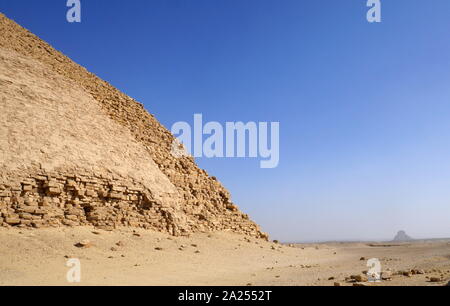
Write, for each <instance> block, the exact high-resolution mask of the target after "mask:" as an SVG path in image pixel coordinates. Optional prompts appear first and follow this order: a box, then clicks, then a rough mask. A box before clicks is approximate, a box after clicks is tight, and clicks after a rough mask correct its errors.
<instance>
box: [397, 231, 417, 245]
mask: <svg viewBox="0 0 450 306" xmlns="http://www.w3.org/2000/svg"><path fill="white" fill-rule="evenodd" d="M411 240H413V239H412V238H411V237H409V236H408V235H407V234H406V232H405V231H399V232H398V233H397V235H396V236H395V238H394V240H393V241H395V242H406V241H411Z"/></svg>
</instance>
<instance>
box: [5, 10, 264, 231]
mask: <svg viewBox="0 0 450 306" xmlns="http://www.w3.org/2000/svg"><path fill="white" fill-rule="evenodd" d="M0 77H1V79H2V80H3V79H5V80H6V81H8V82H10V83H8V84H9V85H8V84H6V85H4V86H2V90H1V91H0V100H1V101H2V103H0V122H1V123H0V132H2V133H1V134H2V135H14V138H11V139H5V137H3V138H0V148H2V149H3V151H2V153H4V156H8V158H9V160H8V161H5V160H2V161H0V178H1V179H2V184H1V186H0V187H1V188H0V203H1V204H0V207H5V208H7V209H8V211H9V214H11V213H12V214H17V217H15V218H11V217H8V216H3V215H2V218H3V219H4V220H3V222H0V225H2V226H5V224H7V225H8V226H11V225H12V226H18V225H20V226H29V227H46V226H57V225H59V226H79V225H95V226H98V227H103V228H109V229H114V228H116V227H118V226H132V227H141V228H145V229H154V230H158V231H164V232H168V233H170V234H172V235H186V234H189V233H191V232H202V231H222V230H231V231H234V232H237V233H242V234H246V235H249V236H253V237H258V238H265V239H267V238H268V237H267V235H266V234H264V233H262V232H261V231H260V229H259V227H258V226H257V225H256V224H255V223H254V222H252V221H251V220H250V219H249V217H248V216H247V215H245V214H243V213H242V212H240V211H239V209H238V207H237V206H236V205H235V204H233V203H232V201H231V196H230V194H229V192H228V191H227V190H226V189H225V188H224V187H223V186H222V185H221V184H220V182H219V181H218V180H217V178H215V177H210V176H209V175H208V173H207V172H206V171H204V170H201V169H199V168H198V167H197V165H196V164H195V162H194V159H193V158H192V157H182V158H178V157H175V156H173V155H172V154H171V150H172V143H173V141H174V137H173V135H171V133H170V132H169V131H168V130H167V129H165V128H164V127H163V126H162V125H161V124H160V123H159V122H158V121H157V120H156V119H155V118H154V117H153V116H152V115H151V114H149V113H148V112H147V111H146V110H145V109H144V107H143V106H142V104H140V103H138V102H136V101H134V100H133V99H132V98H130V97H128V96H126V95H125V94H123V93H121V92H120V91H118V90H117V89H115V88H114V87H112V86H111V85H110V84H108V83H107V82H105V81H103V80H101V79H99V78H98V77H96V76H95V75H93V74H91V73H89V72H88V71H87V70H86V69H84V68H83V67H81V66H79V65H77V64H76V63H74V62H72V61H71V60H70V59H68V58H67V57H65V56H64V55H63V54H61V53H60V52H58V51H56V50H54V49H53V48H52V47H51V46H49V45H48V44H46V43H45V42H43V41H42V40H40V39H39V38H38V37H36V36H34V35H33V34H31V33H29V32H28V31H27V30H25V29H23V28H22V27H20V26H19V25H17V24H16V23H14V22H13V21H11V20H9V19H7V18H6V17H5V16H3V15H1V14H0ZM49 88H50V89H51V90H49ZM19 107H21V108H20V109H19ZM6 118H14V120H9V119H8V120H7V119H6ZM11 130H15V131H19V132H20V133H9V131H11ZM8 137H9V136H8ZM11 143H13V144H15V145H13V146H11V145H10V144H11ZM23 148H27V149H25V150H24V149H23ZM2 156H3V155H2ZM3 182H5V183H3ZM27 199H28V200H29V201H28V202H27ZM22 203H24V204H26V205H25V206H29V207H35V206H38V207H36V208H35V209H31V208H25V207H22ZM30 218H31V219H30ZM8 221H9V223H8ZM17 221H19V222H18V223H16V222H17ZM20 221H25V222H20ZM30 221H31V222H30Z"/></svg>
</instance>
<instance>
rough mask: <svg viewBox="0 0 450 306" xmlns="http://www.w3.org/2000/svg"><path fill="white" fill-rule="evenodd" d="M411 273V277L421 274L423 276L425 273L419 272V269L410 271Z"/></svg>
mask: <svg viewBox="0 0 450 306" xmlns="http://www.w3.org/2000/svg"><path fill="white" fill-rule="evenodd" d="M411 273H412V274H413V275H423V274H425V271H424V270H421V269H412V270H411Z"/></svg>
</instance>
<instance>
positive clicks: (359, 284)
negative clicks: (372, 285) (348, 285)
mask: <svg viewBox="0 0 450 306" xmlns="http://www.w3.org/2000/svg"><path fill="white" fill-rule="evenodd" d="M353 287H368V285H367V284H363V283H354V284H353Z"/></svg>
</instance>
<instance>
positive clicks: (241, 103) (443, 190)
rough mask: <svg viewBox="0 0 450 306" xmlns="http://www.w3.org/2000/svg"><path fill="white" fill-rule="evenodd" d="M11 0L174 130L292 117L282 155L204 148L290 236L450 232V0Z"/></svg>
mask: <svg viewBox="0 0 450 306" xmlns="http://www.w3.org/2000/svg"><path fill="white" fill-rule="evenodd" d="M381 2H382V18H383V19H382V23H380V24H369V23H368V22H367V20H366V12H367V10H368V8H367V7H366V1H365V0H342V1H330V0H328V1H327V0H307V1H306V0H305V1H303V0H241V1H238V0H150V1H149V0H133V1H119V0H109V1H107V0H89V1H87V0H81V3H82V22H81V23H80V24H69V23H67V21H66V19H65V18H66V11H67V8H66V6H65V3H66V1H65V0H46V1H26V0H2V1H1V2H0V11H1V12H2V13H5V14H6V15H7V16H8V17H9V18H12V19H14V20H15V21H17V22H18V23H20V24H21V25H23V26H24V27H26V28H28V29H29V30H31V31H32V32H33V33H35V34H37V35H38V36H40V37H41V38H43V39H44V40H46V41H48V42H49V43H50V44H52V45H53V46H54V47H55V48H56V49H58V50H60V51H62V52H63V53H65V54H67V55H68V56H69V57H71V58H72V59H73V60H75V61H76V62H78V63H79V64H81V65H83V66H85V67H86V68H87V69H88V70H90V71H91V72H93V73H95V74H97V75H98V76H100V77H101V78H103V79H105V80H107V81H109V82H110V83H112V84H113V85H114V86H116V87H118V88H119V89H121V90H122V91H124V92H125V93H127V94H129V95H130V96H132V97H133V98H135V99H136V100H138V101H140V102H142V103H143V104H144V105H145V107H146V108H147V109H148V110H149V111H150V112H151V113H153V114H154V115H155V116H156V117H157V118H158V119H159V120H160V121H161V122H162V123H163V124H164V125H165V126H166V127H168V128H170V127H171V125H172V124H173V123H175V122H177V121H187V122H192V121H193V115H194V113H202V114H203V117H204V120H205V121H218V122H222V123H224V122H226V121H244V122H247V121H256V122H259V121H279V122H280V129H281V132H280V133H281V134H280V136H281V139H280V142H281V143H280V165H279V167H277V168H276V169H260V168H259V160H256V159H227V158H226V159H199V160H198V162H199V164H200V166H201V167H203V168H205V169H206V170H207V171H208V172H209V173H211V174H212V175H215V176H217V177H218V178H219V179H220V181H221V182H222V183H223V184H224V185H225V186H226V187H227V188H228V189H229V190H230V191H231V193H232V195H233V200H234V201H235V202H236V203H237V204H238V206H239V207H240V208H241V209H242V210H243V211H245V212H246V213H248V214H249V215H250V216H251V218H252V219H253V220H255V221H256V222H257V223H258V224H260V225H261V226H262V228H263V230H264V231H266V232H269V233H270V234H271V237H272V238H274V239H281V240H284V241H314V240H359V239H392V238H393V237H394V236H395V234H396V232H397V231H398V230H405V231H406V232H407V233H408V234H409V235H410V236H412V237H413V238H432V237H450V226H449V224H450V222H449V221H450V1H448V0H433V1H426V0H409V1H408V0H395V1H392V0H381Z"/></svg>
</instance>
